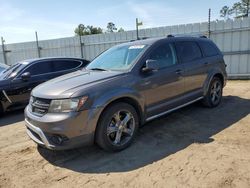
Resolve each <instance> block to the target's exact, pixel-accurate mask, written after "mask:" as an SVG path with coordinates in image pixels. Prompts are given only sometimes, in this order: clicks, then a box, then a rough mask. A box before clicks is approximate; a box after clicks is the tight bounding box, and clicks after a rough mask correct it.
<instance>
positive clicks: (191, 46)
mask: <svg viewBox="0 0 250 188" xmlns="http://www.w3.org/2000/svg"><path fill="white" fill-rule="evenodd" d="M176 50H177V53H178V54H179V56H180V58H181V61H182V62H184V63H185V62H189V61H194V60H197V59H200V58H201V57H202V54H201V50H200V47H199V46H198V44H197V43H196V42H192V41H184V42H176Z"/></svg>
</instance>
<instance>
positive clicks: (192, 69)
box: [175, 41, 207, 99]
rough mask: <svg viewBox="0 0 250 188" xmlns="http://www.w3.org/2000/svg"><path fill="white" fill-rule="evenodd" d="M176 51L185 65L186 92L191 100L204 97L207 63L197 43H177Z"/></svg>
mask: <svg viewBox="0 0 250 188" xmlns="http://www.w3.org/2000/svg"><path fill="white" fill-rule="evenodd" d="M175 45H176V50H177V54H178V57H179V59H180V61H181V63H182V64H183V65H184V73H183V76H184V79H185V90H186V93H187V94H189V96H190V99H193V98H196V97H200V96H201V95H202V87H203V84H204V82H205V80H206V78H207V62H206V61H204V58H203V55H202V52H201V49H200V47H199V45H198V43H197V42H195V41H181V42H176V43H175Z"/></svg>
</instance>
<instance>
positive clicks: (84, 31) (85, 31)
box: [75, 24, 103, 36]
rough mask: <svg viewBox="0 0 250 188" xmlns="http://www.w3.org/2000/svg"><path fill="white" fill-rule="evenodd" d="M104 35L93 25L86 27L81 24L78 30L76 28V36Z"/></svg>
mask: <svg viewBox="0 0 250 188" xmlns="http://www.w3.org/2000/svg"><path fill="white" fill-rule="evenodd" d="M100 33H103V31H102V29H101V28H100V27H94V26H92V25H88V26H85V25H83V24H79V25H78V27H77V28H75V35H77V36H83V35H93V34H100Z"/></svg>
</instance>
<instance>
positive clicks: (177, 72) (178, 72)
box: [175, 69, 183, 74]
mask: <svg viewBox="0 0 250 188" xmlns="http://www.w3.org/2000/svg"><path fill="white" fill-rule="evenodd" d="M182 72H183V71H182V70H180V69H178V70H176V71H175V73H176V74H182Z"/></svg>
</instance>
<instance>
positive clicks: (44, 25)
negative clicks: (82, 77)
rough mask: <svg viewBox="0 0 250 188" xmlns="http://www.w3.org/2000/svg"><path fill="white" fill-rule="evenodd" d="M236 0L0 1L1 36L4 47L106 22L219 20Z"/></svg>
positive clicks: (126, 26)
mask: <svg viewBox="0 0 250 188" xmlns="http://www.w3.org/2000/svg"><path fill="white" fill-rule="evenodd" d="M235 1H236V0H209V1H207V0H189V1H187V0H88V1H86V0H40V1H38V0H0V36H2V37H4V39H5V41H6V43H18V42H25V41H34V40H35V31H37V32H38V37H39V40H46V39H54V38H63V37H71V36H74V29H75V28H76V27H77V25H78V24H80V23H82V24H84V25H94V26H98V27H101V28H104V29H106V26H107V23H108V22H113V23H115V24H116V27H117V28H120V27H122V28H123V29H125V30H134V29H135V18H138V19H139V21H142V22H143V25H142V26H140V28H142V29H143V28H150V27H160V26H168V25H178V24H187V23H194V22H204V21H207V19H208V18H207V17H208V9H209V8H211V9H212V17H211V19H212V20H216V19H222V18H220V16H219V11H220V9H221V7H223V6H224V5H229V6H231V5H232V4H233V3H234V2H235Z"/></svg>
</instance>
